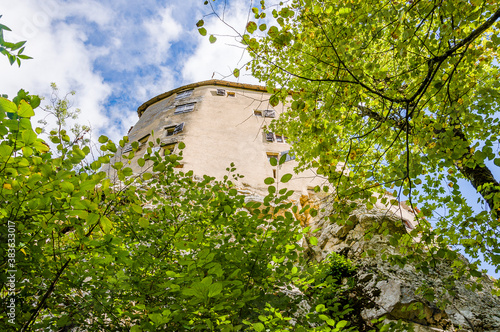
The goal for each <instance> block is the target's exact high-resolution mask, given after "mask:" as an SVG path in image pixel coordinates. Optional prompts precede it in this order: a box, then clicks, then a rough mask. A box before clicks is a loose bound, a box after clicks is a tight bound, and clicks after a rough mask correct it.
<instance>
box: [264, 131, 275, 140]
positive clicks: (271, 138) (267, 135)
mask: <svg viewBox="0 0 500 332" xmlns="http://www.w3.org/2000/svg"><path fill="white" fill-rule="evenodd" d="M266 141H268V142H274V133H272V132H268V133H266Z"/></svg>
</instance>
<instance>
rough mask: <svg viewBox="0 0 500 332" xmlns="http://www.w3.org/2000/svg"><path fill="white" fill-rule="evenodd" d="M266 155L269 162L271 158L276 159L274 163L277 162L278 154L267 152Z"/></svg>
mask: <svg viewBox="0 0 500 332" xmlns="http://www.w3.org/2000/svg"><path fill="white" fill-rule="evenodd" d="M266 155H267V160H268V161H269V162H270V161H271V159H272V158H274V159H276V162H277V161H278V156H279V154H278V153H275V152H267V153H266Z"/></svg>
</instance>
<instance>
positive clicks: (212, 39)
mask: <svg viewBox="0 0 500 332" xmlns="http://www.w3.org/2000/svg"><path fill="white" fill-rule="evenodd" d="M208 40H209V41H210V43H211V44H213V43H215V42H216V41H217V38H216V37H215V36H214V35H210V37H209V38H208Z"/></svg>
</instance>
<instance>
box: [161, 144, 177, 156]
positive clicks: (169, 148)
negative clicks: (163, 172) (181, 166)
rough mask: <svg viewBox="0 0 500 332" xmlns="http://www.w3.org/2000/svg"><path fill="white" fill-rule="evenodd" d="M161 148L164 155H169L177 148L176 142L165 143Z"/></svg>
mask: <svg viewBox="0 0 500 332" xmlns="http://www.w3.org/2000/svg"><path fill="white" fill-rule="evenodd" d="M161 149H162V150H163V155H164V156H168V155H170V154H172V153H174V150H175V144H167V145H163V146H162V147H161Z"/></svg>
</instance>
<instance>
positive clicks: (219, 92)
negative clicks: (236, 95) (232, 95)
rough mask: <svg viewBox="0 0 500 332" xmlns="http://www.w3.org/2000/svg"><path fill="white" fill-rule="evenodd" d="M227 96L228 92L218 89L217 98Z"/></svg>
mask: <svg viewBox="0 0 500 332" xmlns="http://www.w3.org/2000/svg"><path fill="white" fill-rule="evenodd" d="M225 95H226V90H224V89H217V96H225Z"/></svg>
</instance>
